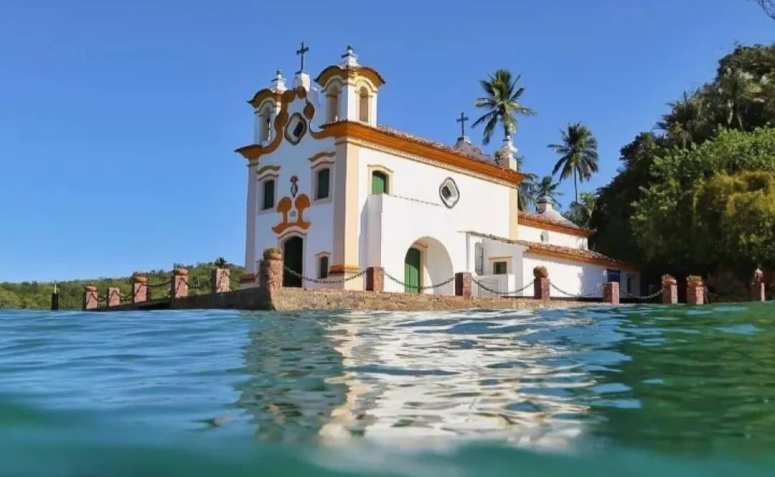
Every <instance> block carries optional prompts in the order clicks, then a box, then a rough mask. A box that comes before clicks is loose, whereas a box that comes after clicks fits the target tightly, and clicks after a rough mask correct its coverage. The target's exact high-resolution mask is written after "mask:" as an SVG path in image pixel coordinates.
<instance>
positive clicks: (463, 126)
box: [455, 111, 468, 137]
mask: <svg viewBox="0 0 775 477" xmlns="http://www.w3.org/2000/svg"><path fill="white" fill-rule="evenodd" d="M466 121H468V116H466V115H465V113H463V112H462V111H461V113H460V117H459V118H458V119H456V120H455V122H458V123H460V137H465V136H466Z"/></svg>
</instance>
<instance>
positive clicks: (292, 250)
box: [283, 237, 304, 288]
mask: <svg viewBox="0 0 775 477" xmlns="http://www.w3.org/2000/svg"><path fill="white" fill-rule="evenodd" d="M303 252H304V239H302V238H301V237H291V238H289V239H288V240H286V241H285V244H284V245H283V265H285V266H286V267H288V268H290V269H291V270H293V271H294V272H296V273H298V274H299V275H302V274H303V273H304V269H303V267H302V264H303V263H304V255H303ZM283 286H284V287H295V288H300V287H301V278H299V277H297V276H296V275H294V274H292V273H288V272H287V271H283Z"/></svg>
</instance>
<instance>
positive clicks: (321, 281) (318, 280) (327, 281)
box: [283, 267, 366, 285]
mask: <svg viewBox="0 0 775 477" xmlns="http://www.w3.org/2000/svg"><path fill="white" fill-rule="evenodd" d="M283 268H284V269H285V271H286V272H287V273H289V274H290V275H293V276H294V277H296V278H298V279H300V280H303V281H305V282H311V283H317V284H320V285H325V284H342V283H345V282H349V281H350V280H355V279H356V278H360V277H362V276H363V275H366V270H361V271H359V272H358V273H356V274H355V275H351V276H349V277H346V278H337V279H335V280H334V279H331V278H310V277H307V276H304V275H302V274H301V273H299V272H297V271H296V270H292V269H290V268H288V267H283Z"/></svg>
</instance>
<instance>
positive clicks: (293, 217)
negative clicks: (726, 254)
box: [237, 47, 640, 296]
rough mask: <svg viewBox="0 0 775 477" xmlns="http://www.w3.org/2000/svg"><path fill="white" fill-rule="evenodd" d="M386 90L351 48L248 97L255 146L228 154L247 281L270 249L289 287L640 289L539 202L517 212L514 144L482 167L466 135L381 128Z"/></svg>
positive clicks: (634, 278)
mask: <svg viewBox="0 0 775 477" xmlns="http://www.w3.org/2000/svg"><path fill="white" fill-rule="evenodd" d="M300 51H301V53H302V54H303V53H304V52H305V50H304V47H302V50H300ZM302 58H303V57H302ZM384 84H385V81H384V79H383V78H382V76H381V75H380V74H379V73H378V72H377V71H376V70H375V69H373V68H370V67H368V66H363V65H361V64H360V63H359V62H358V60H357V56H356V55H355V53H354V52H353V50H352V48H350V47H348V49H347V52H346V53H345V54H344V55H342V61H341V62H340V63H339V64H335V65H332V66H329V67H327V68H325V69H324V70H323V71H322V72H321V73H320V74H319V75H318V76H317V77H316V78H314V80H313V79H312V78H311V77H310V76H309V75H308V74H307V73H306V72H304V68H303V60H302V68H301V70H300V71H299V72H298V73H296V75H295V77H294V80H293V84H292V85H286V82H285V79H284V78H283V77H282V75H281V74H280V73H279V72H278V74H277V76H276V78H275V79H274V81H273V84H272V86H271V87H269V88H265V89H262V90H260V91H258V92H257V93H256V94H255V95H254V96H253V98H252V99H251V100H250V101H249V102H250V104H251V106H252V108H253V111H254V117H255V121H254V138H253V141H252V143H251V144H250V145H247V146H245V147H241V148H239V149H238V150H237V152H238V153H239V154H241V155H242V156H243V157H244V158H245V159H247V161H248V184H247V220H246V222H247V231H246V249H245V267H246V269H247V270H248V271H249V272H254V273H255V272H256V271H257V270H258V266H259V261H260V259H261V257H262V251H263V250H264V249H266V248H270V247H277V248H279V249H281V250H282V252H283V260H284V261H285V266H286V268H287V269H288V270H290V271H292V273H289V272H286V273H285V277H284V284H285V285H286V286H304V287H308V288H316V287H329V288H342V287H343V288H347V289H356V290H361V289H364V286H365V284H364V280H363V277H362V276H357V277H355V278H354V279H350V280H346V281H343V279H348V278H351V277H354V276H355V275H358V274H359V272H360V271H362V270H364V269H366V268H367V267H382V268H383V269H384V271H385V275H386V277H387V278H386V280H385V291H389V292H422V293H434V294H453V293H454V283H453V282H452V281H451V280H450V279H451V278H452V277H453V276H454V274H455V273H457V272H471V273H473V274H474V276H475V277H476V279H477V282H478V283H481V284H483V285H485V284H486V285H485V286H486V288H487V289H490V290H497V291H499V292H507V291H512V290H513V291H516V290H519V289H520V288H523V287H525V286H526V285H528V284H529V283H530V282H532V280H533V268H534V267H535V266H538V265H543V266H545V267H546V268H547V269H548V271H549V276H550V277H551V281H552V283H553V284H554V285H555V286H556V287H557V288H558V290H562V291H563V292H566V293H567V294H568V295H592V296H600V295H601V294H602V291H601V285H602V283H603V282H606V281H609V280H614V281H619V282H620V286H621V289H622V290H624V291H625V292H631V293H637V292H638V291H639V286H640V285H639V274H638V272H637V270H635V269H634V268H633V267H632V266H630V265H628V264H625V263H621V262H618V261H615V260H612V259H610V258H608V257H605V256H603V255H601V254H598V253H596V252H593V251H590V250H589V249H588V244H587V239H588V237H589V236H590V235H591V234H592V233H593V232H592V231H591V230H587V229H582V228H579V227H577V226H575V225H574V224H573V223H571V222H570V221H568V220H566V219H565V218H564V217H562V215H561V214H559V213H558V212H557V211H555V210H554V209H553V208H552V206H551V204H550V203H548V202H547V201H539V210H538V213H535V214H528V213H524V212H520V211H519V210H518V205H517V204H518V200H517V199H518V197H517V194H518V186H519V184H520V182H521V181H522V180H523V178H524V175H523V174H521V173H520V172H519V171H518V170H517V161H516V156H515V153H516V149H515V148H514V146H513V145H512V144H511V141H510V140H506V141H504V145H503V146H502V147H501V148H500V149H499V150H498V151H497V153H496V154H495V156H494V157H491V156H488V155H486V154H484V153H483V152H482V151H481V150H480V149H479V148H477V147H476V146H474V145H473V144H471V142H470V141H469V140H468V139H467V138H466V137H464V136H461V137H460V138H458V140H457V142H456V143H455V144H452V145H445V144H441V143H438V142H435V141H430V140H427V139H423V138H420V137H416V136H413V135H410V134H407V133H403V132H400V131H397V130H395V129H391V128H388V127H385V126H382V125H380V124H379V123H378V121H377V117H378V116H377V112H378V98H379V91H380V88H381V87H382V86H383V85H384ZM300 276H303V277H306V278H305V279H302V278H300ZM475 293H478V294H480V295H487V294H489V293H491V292H490V291H487V290H486V289H485V288H480V287H479V286H475ZM519 294H521V293H515V295H519ZM525 294H526V295H530V294H532V291H531V289H528V290H527V291H526V293H525ZM559 296H562V295H559Z"/></svg>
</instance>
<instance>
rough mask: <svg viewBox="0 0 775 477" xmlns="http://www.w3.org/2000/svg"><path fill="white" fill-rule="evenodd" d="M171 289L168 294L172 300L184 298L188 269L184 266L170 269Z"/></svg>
mask: <svg viewBox="0 0 775 477" xmlns="http://www.w3.org/2000/svg"><path fill="white" fill-rule="evenodd" d="M171 287H172V289H171V290H170V296H171V297H172V299H173V300H175V299H177V298H185V297H187V296H188V270H186V269H185V268H176V269H175V270H173V271H172V284H171Z"/></svg>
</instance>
